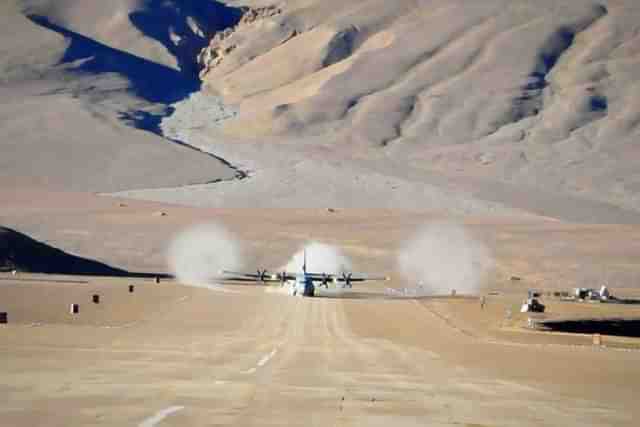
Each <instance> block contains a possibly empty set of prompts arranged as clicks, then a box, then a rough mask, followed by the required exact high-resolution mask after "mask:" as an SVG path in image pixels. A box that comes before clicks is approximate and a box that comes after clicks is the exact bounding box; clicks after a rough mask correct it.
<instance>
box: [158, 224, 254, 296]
mask: <svg viewBox="0 0 640 427" xmlns="http://www.w3.org/2000/svg"><path fill="white" fill-rule="evenodd" d="M167 255H168V263H169V268H170V269H171V272H172V273H173V274H174V275H175V276H176V278H177V279H178V281H179V282H180V283H182V284H184V285H189V286H199V287H205V288H208V287H209V286H210V283H211V282H212V281H213V280H215V279H216V278H217V277H220V271H221V270H238V269H241V268H242V254H241V251H240V246H239V244H238V242H237V240H236V239H235V238H234V237H233V236H232V235H231V234H230V233H229V232H228V231H227V230H226V229H224V228H223V227H222V226H220V225H217V224H202V225H197V226H195V227H192V228H189V229H187V230H185V231H183V232H181V233H180V234H178V235H177V236H176V237H175V238H174V240H173V242H172V243H171V245H170V246H169V250H168V252H167Z"/></svg>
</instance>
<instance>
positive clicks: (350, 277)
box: [307, 273, 391, 283]
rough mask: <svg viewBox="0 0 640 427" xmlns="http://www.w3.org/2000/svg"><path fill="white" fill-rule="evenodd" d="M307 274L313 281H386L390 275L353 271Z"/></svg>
mask: <svg viewBox="0 0 640 427" xmlns="http://www.w3.org/2000/svg"><path fill="white" fill-rule="evenodd" d="M307 276H310V277H311V280H313V281H314V282H322V281H328V282H334V283H336V282H349V283H353V282H369V281H386V280H391V278H390V277H382V276H367V275H362V274H357V275H354V274H353V273H342V274H325V273H307Z"/></svg>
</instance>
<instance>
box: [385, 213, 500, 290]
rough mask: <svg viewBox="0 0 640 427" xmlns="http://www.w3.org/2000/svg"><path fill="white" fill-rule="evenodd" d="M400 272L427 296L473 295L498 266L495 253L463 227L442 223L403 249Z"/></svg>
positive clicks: (434, 225) (427, 227)
mask: <svg viewBox="0 0 640 427" xmlns="http://www.w3.org/2000/svg"><path fill="white" fill-rule="evenodd" d="M397 261H398V269H399V271H400V273H401V274H402V276H403V278H404V279H405V280H406V282H407V283H408V284H409V285H411V286H414V287H415V289H417V290H420V292H421V293H423V294H428V295H432V294H449V293H451V291H452V290H454V289H455V290H456V292H458V293H464V294H473V293H477V292H478V291H479V290H480V287H481V285H482V283H483V281H484V280H485V279H486V276H487V274H488V273H489V272H490V271H491V269H492V268H493V266H494V260H493V257H492V256H491V253H490V252H489V250H488V249H487V247H486V246H485V245H483V244H482V243H481V242H479V241H477V240H475V239H474V238H473V237H472V236H471V235H470V234H469V233H468V232H467V231H466V230H465V229H464V228H463V227H462V226H460V225H455V224H450V223H439V224H430V225H427V226H425V227H424V228H422V229H421V230H419V231H418V232H417V233H416V234H415V236H414V237H413V238H411V239H410V240H409V241H408V242H406V243H405V245H404V246H403V247H402V248H401V249H400V252H399V254H398V260H397Z"/></svg>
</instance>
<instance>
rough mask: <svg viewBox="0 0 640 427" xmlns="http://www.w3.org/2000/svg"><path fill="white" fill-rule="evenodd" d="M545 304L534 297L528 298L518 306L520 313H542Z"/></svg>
mask: <svg viewBox="0 0 640 427" xmlns="http://www.w3.org/2000/svg"><path fill="white" fill-rule="evenodd" d="M544 310H545V306H544V304H540V302H539V301H538V300H537V299H536V298H529V299H527V300H526V301H525V302H524V303H523V304H522V307H520V313H544Z"/></svg>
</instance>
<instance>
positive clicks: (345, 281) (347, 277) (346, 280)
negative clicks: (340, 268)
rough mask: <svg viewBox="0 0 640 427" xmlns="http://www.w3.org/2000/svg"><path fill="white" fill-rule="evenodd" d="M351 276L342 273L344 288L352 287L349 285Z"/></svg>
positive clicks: (350, 274)
mask: <svg viewBox="0 0 640 427" xmlns="http://www.w3.org/2000/svg"><path fill="white" fill-rule="evenodd" d="M352 276H353V273H348V274H347V273H345V272H343V273H342V280H344V286H345V287H346V288H351V287H352V285H351V277H352Z"/></svg>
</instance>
